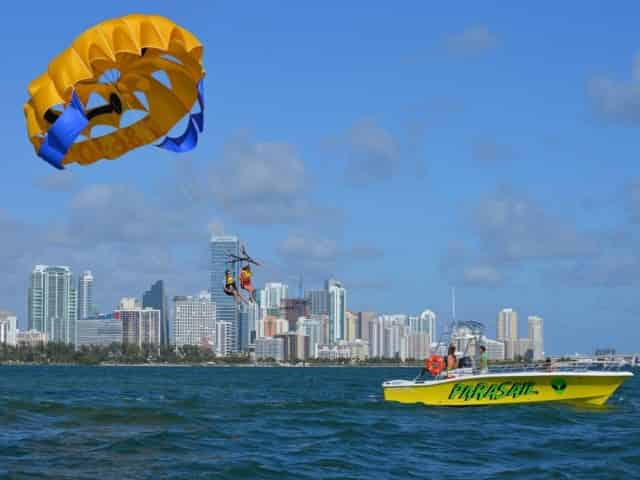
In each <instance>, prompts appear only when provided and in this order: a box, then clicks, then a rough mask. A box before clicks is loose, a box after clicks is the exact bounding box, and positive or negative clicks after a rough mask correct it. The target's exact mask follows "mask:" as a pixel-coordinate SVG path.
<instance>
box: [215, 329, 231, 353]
mask: <svg viewBox="0 0 640 480" xmlns="http://www.w3.org/2000/svg"><path fill="white" fill-rule="evenodd" d="M232 349H233V337H232V327H231V323H230V322H216V355H217V356H218V357H226V356H227V355H231V353H233V351H232Z"/></svg>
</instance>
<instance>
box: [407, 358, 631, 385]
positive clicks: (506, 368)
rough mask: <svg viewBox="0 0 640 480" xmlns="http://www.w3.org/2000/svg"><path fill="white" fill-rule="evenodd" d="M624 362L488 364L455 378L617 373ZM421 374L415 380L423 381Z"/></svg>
mask: <svg viewBox="0 0 640 480" xmlns="http://www.w3.org/2000/svg"><path fill="white" fill-rule="evenodd" d="M628 366H629V365H628V364H627V363H626V362H620V361H611V360H562V361H555V362H536V363H517V364H500V365H493V364H490V365H489V368H488V370H486V371H481V370H479V369H477V368H460V369H456V370H455V375H456V376H472V375H478V374H482V373H497V374H509V373H523V372H585V371H619V370H624V369H626V368H628ZM425 373H426V372H424V371H423V372H422V373H421V374H420V375H419V376H418V377H417V378H416V380H417V379H424V377H423V375H424V374H425ZM442 377H446V373H445V372H443V373H442V374H440V375H438V378H442Z"/></svg>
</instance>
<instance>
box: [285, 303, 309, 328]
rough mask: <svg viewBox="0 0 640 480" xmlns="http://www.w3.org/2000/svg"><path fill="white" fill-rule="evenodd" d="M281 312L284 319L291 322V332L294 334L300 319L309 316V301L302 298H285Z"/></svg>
mask: <svg viewBox="0 0 640 480" xmlns="http://www.w3.org/2000/svg"><path fill="white" fill-rule="evenodd" d="M281 310H282V313H283V316H284V318H286V320H287V322H289V331H290V332H294V331H295V330H296V325H297V323H298V319H299V318H300V317H306V316H307V315H308V311H307V301H306V300H303V299H302V298H284V299H283V300H282V306H281Z"/></svg>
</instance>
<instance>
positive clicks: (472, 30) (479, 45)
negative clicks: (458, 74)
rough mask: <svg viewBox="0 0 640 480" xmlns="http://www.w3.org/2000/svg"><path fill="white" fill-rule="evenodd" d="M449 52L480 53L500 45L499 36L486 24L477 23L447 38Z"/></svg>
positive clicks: (461, 53) (460, 53) (462, 53)
mask: <svg viewBox="0 0 640 480" xmlns="http://www.w3.org/2000/svg"><path fill="white" fill-rule="evenodd" d="M445 44H446V47H447V49H448V50H449V52H451V53H453V54H456V55H465V56H470V55H479V54H481V53H484V52H487V51H489V50H492V49H494V48H496V47H497V46H498V38H497V37H496V35H495V34H494V33H493V32H491V31H490V30H489V27H488V26H486V25H475V26H472V27H469V28H467V29H466V30H463V31H462V32H459V33H455V34H453V35H450V36H448V37H447V38H446V40H445Z"/></svg>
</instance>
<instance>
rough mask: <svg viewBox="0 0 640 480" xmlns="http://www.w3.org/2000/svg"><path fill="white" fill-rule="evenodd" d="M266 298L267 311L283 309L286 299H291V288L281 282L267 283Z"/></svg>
mask: <svg viewBox="0 0 640 480" xmlns="http://www.w3.org/2000/svg"><path fill="white" fill-rule="evenodd" d="M264 298H265V308H266V309H267V311H270V310H276V309H279V308H282V306H283V304H284V299H285V298H289V286H288V285H287V284H285V283H279V282H270V283H265V284H264ZM270 313H271V312H270Z"/></svg>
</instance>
